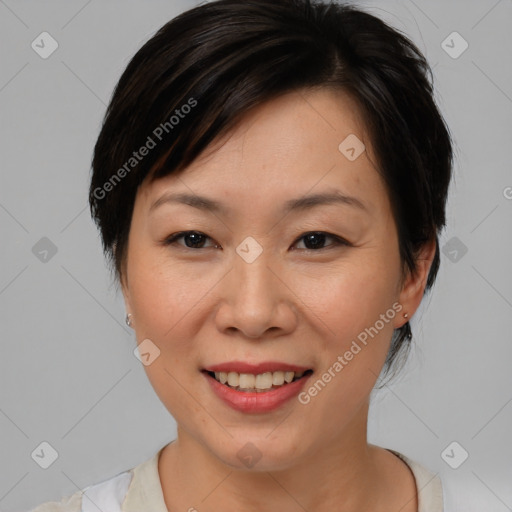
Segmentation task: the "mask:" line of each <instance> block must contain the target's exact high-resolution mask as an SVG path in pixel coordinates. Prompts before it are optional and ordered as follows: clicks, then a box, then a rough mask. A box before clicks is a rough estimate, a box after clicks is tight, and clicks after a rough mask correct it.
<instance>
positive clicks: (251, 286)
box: [215, 251, 298, 339]
mask: <svg viewBox="0 0 512 512" xmlns="http://www.w3.org/2000/svg"><path fill="white" fill-rule="evenodd" d="M264 253H265V251H264V252H263V253H262V254H261V255H260V256H259V257H258V258H257V259H256V260H255V261H253V262H252V263H248V262H247V261H244V259H242V258H240V257H238V256H237V257H236V258H235V261H234V266H233V269H232V270H231V271H230V272H229V273H228V274H227V276H226V277H225V279H223V280H222V283H221V289H220V290H219V291H220V293H221V297H222V299H221V305H220V307H219V308H218V309H217V312H216V318H215V321H216V325H217V328H218V329H219V330H220V331H221V332H223V333H224V334H226V333H227V334H232V333H233V332H238V333H240V334H242V335H243V336H244V337H247V338H251V339H255V338H257V339H263V338H269V337H270V338H275V337H278V336H282V335H285V334H288V333H290V332H293V330H294V329H295V328H296V326H297V320H298V315H297V308H296V307H295V306H294V301H295V300H296V298H295V296H294V294H293V291H292V290H291V289H290V287H289V285H288V286H287V283H286V282H285V279H283V277H284V276H281V275H280V274H282V272H280V271H279V265H278V264H276V263H275V262H270V261H269V260H268V258H267V257H266V256H264Z"/></svg>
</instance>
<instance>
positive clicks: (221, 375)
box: [203, 369, 313, 393]
mask: <svg viewBox="0 0 512 512" xmlns="http://www.w3.org/2000/svg"><path fill="white" fill-rule="evenodd" d="M203 372H204V373H206V374H207V375H208V376H209V377H211V378H212V379H215V380H216V381H217V382H219V383H220V384H222V385H224V386H226V387H227V388H230V389H232V390H234V391H241V392H244V393H267V392H270V391H272V390H275V389H281V388H285V387H286V386H288V385H290V384H292V383H293V382H296V381H298V380H301V379H305V378H307V377H309V376H310V375H311V374H312V373H313V370H312V369H306V370H296V371H294V370H287V369H283V370H276V371H266V372H262V373H239V372H235V371H229V372H228V371H210V370H203Z"/></svg>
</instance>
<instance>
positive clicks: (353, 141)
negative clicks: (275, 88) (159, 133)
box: [141, 89, 384, 209]
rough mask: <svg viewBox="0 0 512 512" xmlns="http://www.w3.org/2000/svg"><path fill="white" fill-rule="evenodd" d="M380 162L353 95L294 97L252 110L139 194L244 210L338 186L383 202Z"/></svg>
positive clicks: (321, 92)
mask: <svg viewBox="0 0 512 512" xmlns="http://www.w3.org/2000/svg"><path fill="white" fill-rule="evenodd" d="M352 148H354V149H355V151H356V153H355V155H356V156H357V154H358V153H359V152H360V154H359V156H357V158H355V159H354V158H353V156H354V152H353V151H352V152H351V153H350V152H349V153H348V156H351V158H348V157H347V153H345V151H346V150H347V149H348V150H349V151H350V150H351V149H352ZM374 162H375V157H374V156H373V152H372V147H371V141H370V140H369V138H368V135H367V133H366V129H365V126H364V123H363V121H362V118H361V116H360V112H359V110H358V108H357V105H356V102H355V101H354V100H353V99H352V98H351V97H350V96H348V95H346V94H345V93H343V92H341V91H334V90H330V89H317V90H310V91H296V92H292V93H288V94H285V95H282V96H280V97H278V98H275V99H273V100H271V101H268V102H267V103H265V104H263V105H260V106H258V107H255V108H254V109H252V110H251V111H249V112H248V113H247V114H246V115H245V116H244V117H243V119H242V120H241V122H239V124H238V125H237V126H236V127H235V128H234V129H233V130H232V131H231V132H230V133H228V134H227V135H225V136H223V137H222V138H219V139H218V140H216V141H214V143H212V144H211V145H210V146H209V147H208V148H207V149H206V150H205V151H204V152H203V153H202V154H201V155H200V156H199V157H198V158H197V159H196V160H195V161H194V162H193V163H192V164H191V165H190V166H189V167H187V168H186V169H185V170H184V171H182V172H180V173H179V174H171V175H168V176H165V177H163V178H159V179H157V180H155V181H154V182H152V183H149V184H146V186H145V187H143V189H142V190H141V195H142V196H143V199H144V202H151V203H153V202H154V201H155V199H156V198H157V197H158V196H159V195H161V194H163V193H165V192H167V191H169V190H170V189H172V190H177V191H182V192H188V193H194V192H195V193H198V194H201V195H215V197H216V198H217V199H219V200H221V201H223V202H228V203H230V204H237V203H238V206H243V207H244V208H245V209H247V208H248V207H250V205H251V204H255V203H256V202H260V201H261V202H262V203H263V202H266V203H267V204H271V203H272V202H273V201H282V200H283V199H286V198H287V197H297V196H300V195H303V194H305V193H307V192H309V191H310V192H321V191H323V190H325V189H332V188H334V187H335V188H338V189H341V190H342V192H343V193H346V194H347V195H360V194H364V195H368V194H369V195H370V196H372V195H376V196H378V195H379V194H382V193H383V191H384V189H383V184H382V182H381V178H380V176H379V174H378V173H377V171H376V169H375V168H374ZM371 199H372V200H371V201H370V203H375V201H376V200H377V202H378V197H373V198H371ZM265 200H266V201H265ZM260 206H261V205H260ZM255 208H256V206H255Z"/></svg>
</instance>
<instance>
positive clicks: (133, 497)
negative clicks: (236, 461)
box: [30, 446, 443, 512]
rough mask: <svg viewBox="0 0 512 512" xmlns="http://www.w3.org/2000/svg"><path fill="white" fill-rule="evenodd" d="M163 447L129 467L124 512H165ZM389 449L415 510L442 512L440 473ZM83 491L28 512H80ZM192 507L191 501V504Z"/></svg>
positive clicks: (123, 504) (166, 511)
mask: <svg viewBox="0 0 512 512" xmlns="http://www.w3.org/2000/svg"><path fill="white" fill-rule="evenodd" d="M164 448H165V446H163V447H162V448H161V449H160V450H159V451H158V452H157V453H155V455H153V456H152V457H151V458H149V459H147V460H146V461H144V462H142V463H141V464H139V465H138V466H135V467H134V468H132V469H130V470H129V471H131V472H132V473H133V476H132V480H131V483H130V486H129V488H128V492H127V494H126V496H125V499H124V501H123V503H122V506H121V510H122V511H123V512H141V511H151V512H168V510H167V507H166V506H165V502H164V496H163V492H162V486H161V484H160V476H159V473H158V458H159V456H160V453H161V451H162V450H163V449H164ZM389 451H390V452H392V453H394V454H395V455H396V456H397V457H399V458H400V459H402V460H403V461H404V462H405V463H406V464H407V465H408V466H409V467H410V468H411V471H412V473H413V475H414V478H415V481H416V488H417V489H418V512H443V491H442V485H441V480H440V478H439V476H437V474H434V473H432V472H431V471H430V470H428V469H427V468H425V467H423V466H422V465H420V464H418V463H417V462H415V461H413V460H411V459H409V458H408V457H406V456H405V455H402V454H401V453H399V452H397V451H395V450H389ZM82 494H83V492H82V491H78V492H76V493H75V494H73V495H70V496H67V497H65V498H63V499H62V500H61V501H60V502H55V501H52V502H47V503H43V504H41V505H39V506H37V507H36V508H34V509H32V510H31V511H30V512H81V504H82ZM193 506H194V504H193V503H192V504H191V505H190V507H191V508H192V507H193Z"/></svg>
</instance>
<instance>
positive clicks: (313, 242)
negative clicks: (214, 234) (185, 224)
mask: <svg viewBox="0 0 512 512" xmlns="http://www.w3.org/2000/svg"><path fill="white" fill-rule="evenodd" d="M180 239H183V240H184V241H185V245H184V246H183V244H178V245H182V246H183V247H185V248H188V249H203V248H205V245H204V243H205V241H206V240H212V239H211V238H210V237H209V236H207V235H205V234H204V233H201V232H200V231H180V232H179V233H174V234H173V235H171V236H169V237H167V238H166V239H165V241H164V244H165V245H176V244H177V241H178V240H180ZM326 239H331V240H333V241H334V243H331V244H329V245H327V246H324V244H325V241H326ZM301 240H304V243H305V245H306V247H305V248H304V249H305V250H313V251H317V250H320V249H327V248H328V247H332V246H337V245H346V246H349V245H350V244H349V243H348V242H347V241H346V240H344V239H343V238H340V237H338V236H335V235H331V234H329V233H326V232H324V231H311V232H309V233H305V234H304V235H302V236H301V237H300V238H298V239H297V240H296V241H295V243H294V244H293V245H295V244H297V243H298V242H299V241H301ZM211 247H215V248H218V247H220V245H218V244H214V245H212V246H211ZM206 248H208V247H206ZM300 249H303V248H300Z"/></svg>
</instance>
